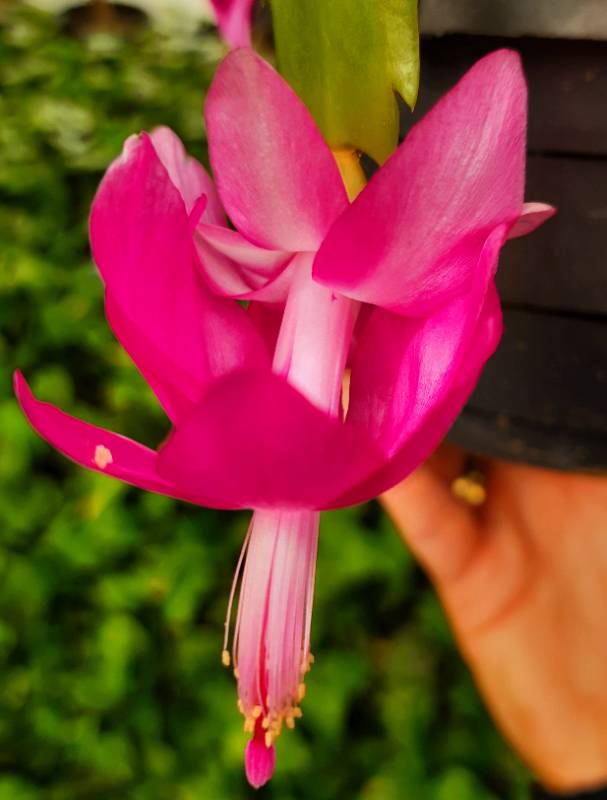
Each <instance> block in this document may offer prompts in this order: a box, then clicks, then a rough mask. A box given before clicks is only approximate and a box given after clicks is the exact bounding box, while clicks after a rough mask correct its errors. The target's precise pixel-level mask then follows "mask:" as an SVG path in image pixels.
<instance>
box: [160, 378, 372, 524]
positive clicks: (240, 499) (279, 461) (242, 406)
mask: <svg viewBox="0 0 607 800" xmlns="http://www.w3.org/2000/svg"><path fill="white" fill-rule="evenodd" d="M382 462H383V455H382V454H381V453H380V451H379V450H378V448H377V447H376V446H375V445H374V444H373V442H372V441H371V440H370V439H369V437H368V436H366V434H365V432H364V431H363V430H361V429H357V428H356V427H355V426H353V425H349V424H344V423H342V422H339V421H337V420H336V419H333V418H331V417H329V416H328V415H327V414H324V413H323V412H321V411H319V410H318V409H317V408H316V407H315V406H313V405H312V404H311V403H309V402H308V401H307V400H306V399H305V398H304V397H303V396H302V395H301V394H299V392H297V391H296V390H295V389H293V388H292V387H291V386H290V385H289V384H288V383H287V382H286V381H285V380H283V379H282V378H280V377H279V376H277V375H275V374H273V373H271V372H270V371H267V372H240V373H233V374H232V375H229V376H227V377H226V378H224V379H223V380H221V381H220V382H218V383H217V384H215V385H214V386H213V387H212V388H211V389H210V390H209V392H208V393H207V395H206V396H205V397H204V399H203V401H202V402H201V403H200V405H199V406H198V407H197V408H196V409H195V410H194V411H193V412H192V414H191V415H190V416H189V417H188V418H187V419H184V420H183V421H180V422H179V423H178V424H177V426H176V428H175V430H174V431H173V433H172V434H171V436H170V437H169V439H168V440H167V442H166V444H165V445H164V446H163V447H162V448H161V450H160V458H159V470H160V473H161V475H163V476H164V477H165V478H166V479H167V480H169V481H171V482H174V483H177V484H178V485H180V486H182V487H183V488H184V490H187V491H195V490H196V488H197V487H199V486H204V487H205V491H207V492H209V493H210V494H212V495H213V496H214V497H216V498H218V499H220V501H221V502H220V504H221V505H222V506H224V507H227V508H275V507H278V508H285V509H286V508H292V509H304V508H312V509H315V508H322V507H323V506H324V505H325V504H326V503H327V502H328V501H329V500H330V499H331V498H333V497H336V496H338V495H340V494H341V493H342V492H344V491H345V490H346V489H347V487H349V486H351V485H352V484H353V483H354V482H356V481H357V480H359V479H360V477H362V476H364V475H366V474H367V473H368V472H370V471H372V470H373V469H374V468H377V466H378V465H379V464H380V463H382Z"/></svg>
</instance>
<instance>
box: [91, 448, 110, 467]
mask: <svg viewBox="0 0 607 800" xmlns="http://www.w3.org/2000/svg"><path fill="white" fill-rule="evenodd" d="M93 461H94V462H95V464H96V465H97V466H98V467H99V469H105V468H106V467H107V466H108V464H111V463H112V462H113V461H114V458H113V456H112V453H111V452H110V451H109V450H108V449H107V447H105V446H104V445H102V444H98V445H97V447H96V448H95V456H94V458H93Z"/></svg>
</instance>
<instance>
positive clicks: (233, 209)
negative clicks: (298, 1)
mask: <svg viewBox="0 0 607 800" xmlns="http://www.w3.org/2000/svg"><path fill="white" fill-rule="evenodd" d="M206 121H207V131H208V138H209V155H210V158H211V164H212V166H213V174H214V176H215V180H216V184H217V189H218V191H219V195H220V197H221V199H222V201H223V205H224V207H225V209H226V211H227V213H228V215H229V217H230V219H231V220H232V222H233V223H234V224H235V225H236V227H237V228H238V230H239V231H240V232H241V233H242V234H243V235H244V236H246V238H247V239H250V240H251V241H252V242H255V243H256V244H259V245H260V246H262V247H266V248H269V249H274V250H290V251H296V250H316V248H317V247H318V245H319V244H320V242H321V241H322V239H323V237H324V235H325V233H326V232H327V230H328V229H329V226H330V225H331V223H332V222H333V221H334V220H335V218H336V217H337V216H338V214H339V213H340V212H341V211H342V210H343V209H344V208H346V206H347V204H348V200H347V196H346V191H345V189H344V186H343V183H342V180H341V177H340V174H339V170H338V168H337V165H336V163H335V160H334V158H333V156H332V155H331V151H330V150H329V148H328V147H327V145H326V144H325V142H324V140H323V138H322V135H321V133H320V131H319V130H318V128H317V127H316V124H315V123H314V121H313V119H312V117H311V116H310V114H309V112H308V110H307V109H306V107H305V106H304V104H303V103H302V102H301V100H300V99H299V98H298V97H297V95H296V94H295V92H294V91H293V90H292V89H291V88H290V86H289V85H288V84H287V83H286V82H285V81H284V80H283V78H281V77H280V75H278V73H277V72H275V70H274V69H272V67H271V66H270V65H269V64H267V63H266V62H265V61H264V60H263V59H261V58H260V57H259V56H258V55H256V54H255V53H254V52H253V51H252V50H247V49H243V50H236V51H234V52H233V53H231V54H230V55H229V56H227V58H226V59H224V61H223V62H222V64H221V65H220V66H219V69H218V70H217V73H216V75H215V79H214V80H213V84H212V86H211V89H210V91H209V95H208V98H207V103H206Z"/></svg>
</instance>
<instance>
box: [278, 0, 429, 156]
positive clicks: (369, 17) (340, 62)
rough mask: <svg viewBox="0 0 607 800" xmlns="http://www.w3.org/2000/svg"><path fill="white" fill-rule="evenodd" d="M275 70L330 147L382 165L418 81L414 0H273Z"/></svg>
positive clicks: (413, 102) (396, 136) (392, 147)
mask: <svg viewBox="0 0 607 800" xmlns="http://www.w3.org/2000/svg"><path fill="white" fill-rule="evenodd" d="M272 14H273V20H274V34H275V40H276V54H277V62H278V68H279V70H280V72H281V73H282V75H283V76H284V77H285V78H286V79H287V80H288V81H289V83H290V84H291V86H293V88H294V89H295V91H296V92H297V93H298V94H299V96H300V97H301V98H302V99H303V101H304V102H305V103H306V105H307V106H308V108H309V109H310V111H311V112H312V114H313V116H314V118H315V119H316V122H317V123H318V125H319V126H320V128H321V130H322V132H323V134H324V136H325V138H326V139H327V141H328V142H329V144H330V146H331V147H333V148H335V149H337V148H348V147H351V148H353V149H356V150H360V151H362V152H365V153H367V154H368V155H370V156H371V157H372V158H373V159H375V160H376V161H378V162H379V163H382V162H383V161H385V159H386V158H387V157H388V156H389V155H390V153H391V152H392V151H393V150H394V148H395V146H396V143H397V140H398V105H397V102H396V97H395V94H394V92H395V91H396V92H398V93H399V94H400V95H401V96H402V98H403V99H404V100H405V102H406V103H407V104H408V105H409V106H410V107H411V108H413V106H414V105H415V101H416V98H417V88H418V84H419V35H418V22H417V0H272Z"/></svg>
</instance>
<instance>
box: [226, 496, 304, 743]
mask: <svg viewBox="0 0 607 800" xmlns="http://www.w3.org/2000/svg"><path fill="white" fill-rule="evenodd" d="M318 517H319V515H318V514H317V513H316V512H308V511H306V512H291V511H281V512H275V511H264V512H260V511H257V512H255V514H254V517H253V521H252V523H251V526H250V528H249V533H248V534H247V542H246V548H247V549H246V561H245V564H244V568H243V567H242V561H239V564H238V567H237V572H238V573H240V572H241V571H242V583H241V587H240V598H239V603H238V615H237V621H236V631H235V634H234V643H233V652H234V658H233V660H234V661H237V662H238V668H237V669H238V693H239V697H240V703H239V708H240V709H241V712H242V713H243V715H244V717H245V730H246V731H247V732H248V733H253V732H255V731H259V735H260V737H261V736H262V735H263V739H261V741H260V743H261V744H265V746H266V747H271V746H273V744H274V742H275V740H276V739H277V738H278V737H279V736H280V734H281V732H282V729H283V726H286V727H287V728H289V729H291V730H292V729H293V728H294V727H295V720H296V719H300V718H301V716H302V712H301V709H300V708H299V703H301V702H302V700H303V699H304V697H305V694H306V687H305V684H304V681H303V679H304V676H305V674H306V673H307V672H308V671H309V669H310V665H311V664H312V662H313V660H314V657H313V656H312V654H311V653H310V624H311V616H312V600H313V594H314V577H315V563H316V551H317V542H318ZM243 549H244V548H243ZM241 555H242V554H241ZM235 593H236V589H235V588H234V590H233V593H232V597H231V600H230V602H232V601H233V596H234V595H235ZM229 616H230V615H229V614H228V618H229ZM225 651H226V652H228V651H227V643H226V650H225ZM257 725H258V726H259V727H257ZM255 736H257V733H255Z"/></svg>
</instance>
